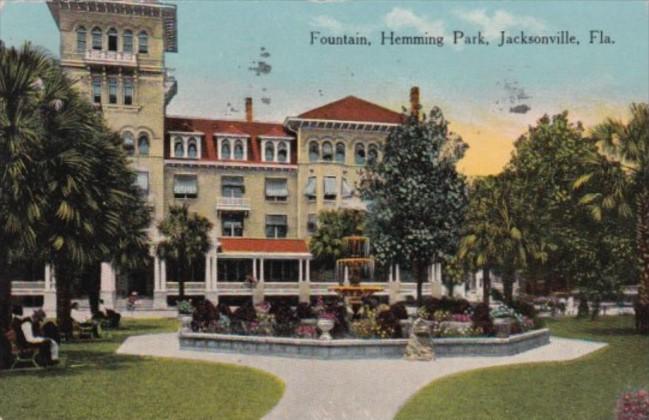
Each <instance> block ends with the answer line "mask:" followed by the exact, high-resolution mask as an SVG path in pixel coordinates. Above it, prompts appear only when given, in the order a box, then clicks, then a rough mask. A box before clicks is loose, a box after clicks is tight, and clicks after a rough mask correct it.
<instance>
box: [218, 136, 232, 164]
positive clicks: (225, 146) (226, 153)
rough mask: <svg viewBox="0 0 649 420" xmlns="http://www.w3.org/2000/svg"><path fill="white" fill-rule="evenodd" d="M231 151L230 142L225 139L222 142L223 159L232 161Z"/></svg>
mask: <svg viewBox="0 0 649 420" xmlns="http://www.w3.org/2000/svg"><path fill="white" fill-rule="evenodd" d="M231 158H232V156H231V150H230V140H228V139H224V140H223V141H222V142H221V159H223V160H229V159H231Z"/></svg>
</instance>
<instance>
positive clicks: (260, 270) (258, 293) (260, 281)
mask: <svg viewBox="0 0 649 420" xmlns="http://www.w3.org/2000/svg"><path fill="white" fill-rule="evenodd" d="M257 261H259V266H257ZM252 272H253V273H255V274H256V275H255V279H257V285H256V286H255V288H254V289H253V290H252V302H253V303H255V304H257V303H260V302H263V301H264V259H263V258H253V260H252Z"/></svg>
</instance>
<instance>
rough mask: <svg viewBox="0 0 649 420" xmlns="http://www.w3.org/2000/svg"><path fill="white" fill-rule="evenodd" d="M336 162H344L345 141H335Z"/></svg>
mask: <svg viewBox="0 0 649 420" xmlns="http://www.w3.org/2000/svg"><path fill="white" fill-rule="evenodd" d="M336 162H338V163H345V143H336Z"/></svg>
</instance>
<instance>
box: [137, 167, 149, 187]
mask: <svg viewBox="0 0 649 420" xmlns="http://www.w3.org/2000/svg"><path fill="white" fill-rule="evenodd" d="M135 186H137V187H138V188H139V189H141V190H142V191H149V173H148V172H144V171H140V172H138V173H137V178H136V179H135Z"/></svg>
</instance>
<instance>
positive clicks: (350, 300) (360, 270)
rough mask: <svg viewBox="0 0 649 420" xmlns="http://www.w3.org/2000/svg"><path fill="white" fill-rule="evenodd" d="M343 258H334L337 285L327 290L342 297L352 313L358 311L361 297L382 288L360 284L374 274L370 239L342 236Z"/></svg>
mask: <svg viewBox="0 0 649 420" xmlns="http://www.w3.org/2000/svg"><path fill="white" fill-rule="evenodd" d="M343 255H344V256H345V257H344V258H340V259H338V260H336V280H337V281H338V284H339V285H338V286H334V287H330V288H329V290H331V291H334V292H336V293H338V294H339V295H340V296H342V297H343V299H344V300H345V303H346V304H347V305H349V306H350V307H351V308H352V310H353V311H354V313H357V312H358V309H359V308H360V306H361V304H362V301H363V298H365V297H368V296H371V295H372V294H374V293H377V292H380V291H382V290H383V287H380V286H367V285H362V284H361V282H362V281H368V280H371V279H372V277H373V276H374V258H372V257H371V256H370V241H369V239H368V238H367V237H365V236H347V237H344V238H343Z"/></svg>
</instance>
